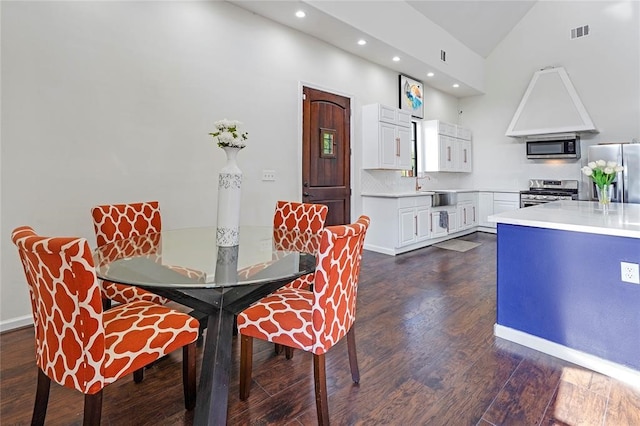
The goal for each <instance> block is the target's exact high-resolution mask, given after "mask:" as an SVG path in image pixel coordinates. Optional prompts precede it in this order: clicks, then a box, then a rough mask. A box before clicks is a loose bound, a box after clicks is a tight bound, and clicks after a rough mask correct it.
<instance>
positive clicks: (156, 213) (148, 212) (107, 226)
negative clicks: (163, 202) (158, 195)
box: [91, 201, 167, 308]
mask: <svg viewBox="0 0 640 426" xmlns="http://www.w3.org/2000/svg"><path fill="white" fill-rule="evenodd" d="M91 216H92V217H93V229H94V231H95V233H96V242H97V244H98V247H102V246H104V245H105V244H109V243H112V242H114V241H117V240H122V239H125V238H130V237H133V236H136V235H144V234H150V233H158V232H160V231H161V230H162V220H161V216H160V206H159V203H158V202H157V201H148V202H143V203H130V204H105V205H100V206H96V207H94V208H92V209H91ZM102 292H103V295H104V298H105V301H104V304H105V308H106V307H109V306H110V305H111V301H112V300H113V301H116V302H119V303H128V302H133V301H135V300H147V301H149V302H154V303H159V304H161V305H162V304H165V303H167V299H166V298H164V297H162V296H158V295H157V294H154V293H152V292H150V291H147V290H143V289H141V288H138V287H134V286H129V285H125V284H117V283H112V282H109V281H103V282H102Z"/></svg>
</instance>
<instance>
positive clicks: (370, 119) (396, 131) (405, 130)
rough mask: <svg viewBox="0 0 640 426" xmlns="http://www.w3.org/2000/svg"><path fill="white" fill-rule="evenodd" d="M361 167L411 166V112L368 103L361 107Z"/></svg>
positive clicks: (403, 167)
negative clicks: (362, 147)
mask: <svg viewBox="0 0 640 426" xmlns="http://www.w3.org/2000/svg"><path fill="white" fill-rule="evenodd" d="M362 138H363V141H364V149H363V152H364V156H363V161H362V167H363V168H365V169H396V170H409V169H411V168H412V167H411V151H412V149H411V114H409V113H407V112H405V111H402V110H400V109H398V108H394V107H390V106H386V105H381V104H371V105H365V106H363V107H362Z"/></svg>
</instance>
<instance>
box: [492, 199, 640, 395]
mask: <svg viewBox="0 0 640 426" xmlns="http://www.w3.org/2000/svg"><path fill="white" fill-rule="evenodd" d="M489 220H490V221H493V222H496V223H497V224H498V253H497V262H498V265H497V280H498V282H497V323H496V325H495V329H494V333H495V335H496V336H498V337H501V338H504V339H507V340H510V341H513V342H516V343H519V344H521V345H524V346H528V347H531V348H533V349H536V350H539V351H541V352H545V353H548V354H550V355H553V356H556V357H558V358H562V359H565V360H567V361H570V362H573V363H575V364H578V365H581V366H583V367H586V368H589V369H591V370H594V371H598V372H600V373H603V374H606V375H609V376H611V377H615V378H617V379H619V380H623V381H625V382H628V383H631V384H635V385H637V386H640V285H638V284H632V283H628V282H624V281H622V275H621V262H628V263H634V264H640V205H639V204H612V205H611V207H610V209H609V211H608V212H606V213H605V212H603V211H602V210H601V209H600V206H599V205H598V203H597V202H590V201H556V202H553V203H546V204H541V205H539V206H535V207H527V208H524V209H519V210H515V211H509V212H504V213H500V214H496V215H493V216H490V217H489Z"/></svg>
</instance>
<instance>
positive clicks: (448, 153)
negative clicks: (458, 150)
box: [447, 146, 451, 161]
mask: <svg viewBox="0 0 640 426" xmlns="http://www.w3.org/2000/svg"><path fill="white" fill-rule="evenodd" d="M447 161H451V147H450V146H448V147H447Z"/></svg>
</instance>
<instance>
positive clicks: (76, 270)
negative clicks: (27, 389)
mask: <svg viewBox="0 0 640 426" xmlns="http://www.w3.org/2000/svg"><path fill="white" fill-rule="evenodd" d="M12 240H13V242H14V244H15V245H16V247H17V248H18V254H19V256H20V260H21V261H22V265H23V267H24V272H25V277H26V281H27V284H28V286H29V294H30V298H31V306H32V311H33V319H34V331H35V340H36V364H37V366H38V383H37V389H36V398H35V404H34V408H33V417H32V424H36V425H41V424H44V419H45V416H46V413H47V405H48V400H49V389H50V387H51V381H52V380H53V381H54V382H56V383H58V384H60V385H62V386H65V387H68V388H70V389H75V390H78V391H80V392H82V393H83V394H84V395H85V397H84V424H85V425H98V424H100V417H101V411H102V390H103V389H104V387H105V386H107V385H108V384H110V383H113V382H115V381H116V380H118V379H120V378H122V377H124V376H125V375H128V374H130V373H133V372H135V371H138V370H142V369H143V368H144V367H145V366H146V365H148V364H150V363H151V362H153V361H155V360H157V359H158V358H160V357H162V356H164V355H166V354H168V353H170V352H173V351H174V350H176V349H179V348H182V351H183V352H182V362H183V367H182V373H183V388H184V389H183V390H184V398H185V407H186V408H187V409H188V410H190V409H192V408H193V407H194V406H195V393H196V376H195V374H196V371H195V369H196V347H195V342H196V340H197V338H198V321H197V320H196V319H195V318H193V317H191V316H190V315H187V314H184V313H182V312H179V311H177V310H174V309H171V308H168V307H166V306H162V305H159V304H157V303H153V302H149V301H144V300H137V301H133V302H130V303H122V304H120V305H117V306H115V307H114V308H111V309H109V310H107V311H103V307H102V297H101V296H102V295H101V293H102V292H101V288H100V284H99V282H98V279H97V277H96V273H95V269H94V263H93V262H94V261H93V257H92V255H91V250H90V248H89V244H88V242H87V240H86V239H84V238H73V237H43V236H39V235H37V234H36V233H35V232H34V231H33V229H32V228H30V227H28V226H23V227H19V228H16V229H15V230H14V231H13V233H12Z"/></svg>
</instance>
